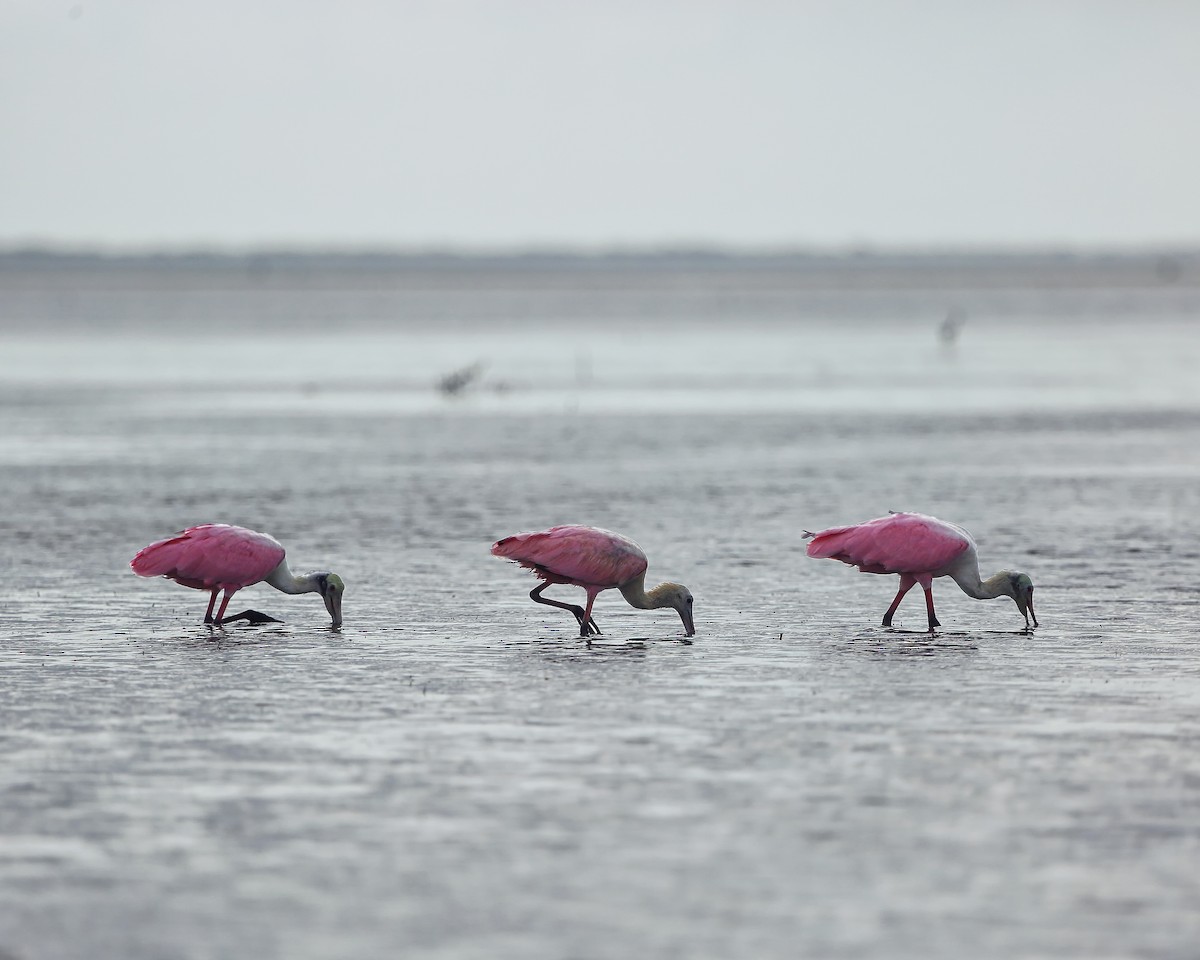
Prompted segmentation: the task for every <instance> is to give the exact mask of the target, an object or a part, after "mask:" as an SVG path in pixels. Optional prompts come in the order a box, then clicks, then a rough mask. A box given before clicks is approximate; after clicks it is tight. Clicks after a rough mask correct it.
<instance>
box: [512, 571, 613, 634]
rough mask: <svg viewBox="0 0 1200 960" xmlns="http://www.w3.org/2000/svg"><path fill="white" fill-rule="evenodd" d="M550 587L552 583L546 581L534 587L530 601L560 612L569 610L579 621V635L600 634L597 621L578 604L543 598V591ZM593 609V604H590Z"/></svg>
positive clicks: (530, 593)
mask: <svg viewBox="0 0 1200 960" xmlns="http://www.w3.org/2000/svg"><path fill="white" fill-rule="evenodd" d="M548 586H550V581H548V580H547V581H546V582H545V583H543V584H541V585H540V586H537V587H534V588H533V589H532V590H530V591H529V599H530V600H532V601H533V602H534V603H545V604H549V605H550V606H552V607H558V608H559V609H560V610H569V611H570V612H571V613H572V614H574V615H575V619H576V620H578V621H579V635H580V636H581V637H586V636H588V635H589V634H591V633H599V632H600V628H599V627H598V626H596V621H595V620H593V619H592V618H591V613H590V610H584V609H583V607H581V606H579V604H577V603H563V602H562V601H561V600H551V599H550V598H549V597H543V596H542V591H543V590H545V589H546V588H547V587H548ZM588 607H589V608H590V607H591V604H590V603H589V604H588Z"/></svg>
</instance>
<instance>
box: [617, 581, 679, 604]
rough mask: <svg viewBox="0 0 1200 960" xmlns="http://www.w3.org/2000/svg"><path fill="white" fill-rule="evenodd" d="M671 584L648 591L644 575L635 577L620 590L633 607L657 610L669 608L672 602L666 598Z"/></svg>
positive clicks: (660, 585)
mask: <svg viewBox="0 0 1200 960" xmlns="http://www.w3.org/2000/svg"><path fill="white" fill-rule="evenodd" d="M670 586H671V584H668V583H660V584H659V585H658V586H657V587H655V588H654V589H653V590H650V591H649V592H647V590H646V575H645V574H644V573H642V574H639V575H638V576H636V577H634V578H633V579H632V580H630V581H629V582H628V583H623V584H621V585H620V586H619V587H617V589H618V590H620V591H621V596H623V597H624V598H625V599H626V601H628V603H629V605H630V606H631V607H637V608H638V609H639V610H656V609H658V608H659V607H669V606H670V605H671V601H670V600H669V599H668V598H667V597H666V596H664V594H665V593H666V591H667V590H669V589H670Z"/></svg>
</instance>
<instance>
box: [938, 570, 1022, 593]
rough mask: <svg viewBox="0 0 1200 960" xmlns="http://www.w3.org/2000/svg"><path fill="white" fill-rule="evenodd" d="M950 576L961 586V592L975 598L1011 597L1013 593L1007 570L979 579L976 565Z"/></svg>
mask: <svg viewBox="0 0 1200 960" xmlns="http://www.w3.org/2000/svg"><path fill="white" fill-rule="evenodd" d="M951 576H952V577H954V582H955V583H957V584H958V585H959V586H960V587H962V590H963V593H965V594H966V595H967V596H968V597H974V598H975V599H976V600H991V599H993V598H995V597H1011V596H1012V595H1013V592H1012V581H1011V580H1010V579H1009V576H1008V571H1007V570H1001V571H1000V572H999V573H993V574H992V575H991V576H990V577H988V578H987V579H986V580H980V579H979V568H978V567H976V568H975V569H973V570H967V571H964V572H963V573H961V574H960V573H952V574H951Z"/></svg>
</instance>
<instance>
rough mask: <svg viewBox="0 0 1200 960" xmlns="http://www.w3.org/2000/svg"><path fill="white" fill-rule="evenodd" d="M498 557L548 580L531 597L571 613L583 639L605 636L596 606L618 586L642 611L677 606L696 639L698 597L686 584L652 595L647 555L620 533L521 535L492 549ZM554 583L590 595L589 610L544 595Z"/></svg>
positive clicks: (577, 530)
mask: <svg viewBox="0 0 1200 960" xmlns="http://www.w3.org/2000/svg"><path fill="white" fill-rule="evenodd" d="M492 553H493V554H495V555H496V556H497V557H504V558H506V559H508V560H513V561H515V562H517V563H519V564H520V565H521V566H523V567H526V568H528V569H529V570H532V571H533V573H534V576H536V577H538V578H539V579H541V580H543V581H545V582H544V583H542V585H541V586H538V587H535V588H534V589H533V590H531V591H530V592H529V597H530V599H531V600H533V601H535V602H536V603H546V604H549V605H550V606H552V607H559V608H561V609H563V610H570V611H571V613H573V614H574V615H575V619H576V620H578V621H579V635H580V636H581V637H586V636H589V635H590V634H593V633H595V634H598V633H600V628H599V627H598V626H596V621H595V620H593V619H592V604H593V603H594V602H595V600H596V595H597V594H599V593H600V592H601V591H602V590H610V589H612V588H613V587H616V588H617V589H618V590H620V591H621V594H622V595H623V596H624V597H625V599H626V600H628V601H629V605H630V606H633V607H637V608H638V609H639V610H654V609H657V608H659V607H674V608H675V610H676V612H678V614H679V619H680V620H682V621H683V628H684V630H685V631H686V634H687V636H689V637H690V636H692V635H693V634H695V632H696V630H695V626H694V625H693V623H692V594H691V591H690V590H688V588H687V587H685V586H683V584H680V583H660V584H659V585H658V586H657V587H655V588H654V589H653V590H651V591H649V592H647V591H646V567H647V566H648V564H647V561H646V554H645V553H643V552H642V548H641V547H639V546H638V545H637V544H636V543H634V542H633V541H632V540H630V539H629V538H628V537H623V536H621V535H620V534H619V533H612V532H610V531H608V530H601V529H600V528H599V527H582V526H563V527H551V528H550V529H549V530H542V531H540V532H538V533H518V534H516V535H515V536H511V537H505V538H504V539H503V540H497V541H496V542H495V543H493V544H492ZM552 583H565V584H572V585H574V586H576V587H583V589H584V590H586V591H587V607H586V609H585V608H584V607H580V606H578V605H576V604H573V603H560V602H559V601H558V600H549V599H547V598H546V597H543V596H542V591H543V590H545V589H546V588H547V587H548V586H550V584H552Z"/></svg>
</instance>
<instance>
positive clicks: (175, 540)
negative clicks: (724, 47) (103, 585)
mask: <svg viewBox="0 0 1200 960" xmlns="http://www.w3.org/2000/svg"><path fill="white" fill-rule="evenodd" d="M283 557H284V549H283V546H282V545H281V544H280V543H279V541H278V540H276V539H275V538H274V537H271V536H268V535H267V534H265V533H259V532H258V531H257V530H248V529H246V528H245V527H234V526H230V525H229V524H227V523H205V524H201V525H200V526H198V527H189V528H188V529H187V530H184V531H182V532H181V533H177V534H175V536H173V537H168V538H167V539H166V540H159V541H157V542H156V543H152V544H150V545H149V546H148V547H143V548H142V549H141V550H139V551H138V554H137V556H136V557H134V558H133V560H131V561H130V563H129V565H130V566H131V567H132V568H133V572H134V573H136V574H137V575H138V576H140V577H167V578H168V579H170V580H174V581H175V582H176V583H181V584H183V585H184V586H185V587H195V588H196V589H197V590H229V589H232V590H239V589H241V588H242V587H248V586H250V584H252V583H258V582H259V581H260V580H262V579H263V578H265V577H266V576H267V574H269V573H270V572H271V571H272V570H274V569H275V568H276V567H277V566H279V563H280V561H281V560H283Z"/></svg>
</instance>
